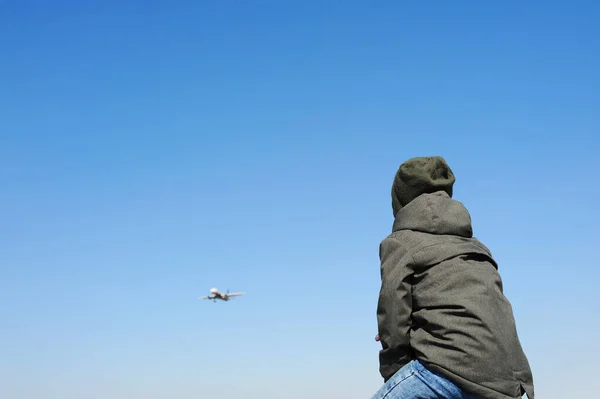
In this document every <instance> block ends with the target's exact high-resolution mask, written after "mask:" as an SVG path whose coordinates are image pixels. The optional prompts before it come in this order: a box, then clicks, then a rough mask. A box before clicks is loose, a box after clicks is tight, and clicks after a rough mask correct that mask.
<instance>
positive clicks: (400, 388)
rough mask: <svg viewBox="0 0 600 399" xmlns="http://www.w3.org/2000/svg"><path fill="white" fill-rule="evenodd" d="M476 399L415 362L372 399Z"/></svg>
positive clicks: (401, 371) (396, 375) (397, 373)
mask: <svg viewBox="0 0 600 399" xmlns="http://www.w3.org/2000/svg"><path fill="white" fill-rule="evenodd" d="M384 398H385V399H442V398H444V399H475V397H474V396H472V395H470V394H467V393H466V392H463V391H462V390H461V389H460V388H459V387H457V386H456V385H454V384H453V383H452V382H450V381H448V380H447V379H445V378H443V377H440V376H439V375H437V374H434V373H432V372H431V371H429V370H427V369H426V368H425V367H423V365H422V364H421V363H420V362H419V361H418V360H413V361H412V362H410V363H408V364H407V365H406V366H404V367H402V368H401V369H400V370H398V371H397V372H396V374H394V375H393V376H392V378H390V379H389V380H388V381H387V382H386V383H385V384H384V385H383V386H382V387H381V389H379V391H377V393H376V394H375V395H373V397H372V398H371V399H384Z"/></svg>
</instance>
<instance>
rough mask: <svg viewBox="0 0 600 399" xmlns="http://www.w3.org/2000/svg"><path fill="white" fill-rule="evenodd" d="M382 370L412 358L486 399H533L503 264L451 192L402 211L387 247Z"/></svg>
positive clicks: (382, 252)
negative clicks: (524, 398)
mask: <svg viewBox="0 0 600 399" xmlns="http://www.w3.org/2000/svg"><path fill="white" fill-rule="evenodd" d="M379 256H380V260H381V280H382V283H381V291H380V294H379V302H378V306H377V320H378V328H379V336H380V342H381V345H382V350H381V351H380V354H379V362H380V373H381V375H382V377H383V378H384V380H385V381H387V380H388V379H389V378H390V377H391V376H392V375H394V373H396V372H397V371H398V370H399V369H400V368H402V367H403V366H404V365H406V364H407V363H408V362H410V361H411V360H415V359H417V360H419V361H420V362H421V363H422V364H423V365H424V366H425V367H426V368H428V369H429V370H431V371H432V372H434V373H437V374H439V375H441V376H443V377H445V378H447V379H448V380H450V381H452V382H453V383H455V384H456V385H457V386H459V387H460V388H461V389H463V390H464V391H466V392H469V393H471V394H473V395H475V396H477V397H479V398H482V399H512V398H521V396H522V395H523V393H527V396H528V398H529V399H534V387H533V377H532V373H531V370H530V366H529V363H528V360H527V358H526V356H525V354H524V352H523V349H522V347H521V344H520V342H519V338H518V335H517V330H516V326H515V320H514V316H513V313H512V308H511V304H510V302H509V301H508V299H507V298H506V297H505V296H504V294H503V287H502V280H501V278H500V275H499V273H498V264H497V263H496V261H495V260H494V259H493V258H492V255H491V253H490V251H489V250H488V248H486V247H485V246H484V245H483V244H482V243H481V242H479V241H478V240H477V239H476V238H474V237H473V231H472V226H471V218H470V215H469V213H468V211H467V209H466V208H465V207H464V206H463V205H462V204H461V203H460V202H458V201H455V200H453V199H452V198H451V197H450V195H449V194H448V192H447V191H437V192H434V193H424V194H421V195H419V196H417V197H416V198H415V199H414V200H411V201H410V202H409V203H407V204H406V205H404V206H402V207H401V208H400V209H399V210H398V211H397V213H395V219H394V225H393V229H392V233H391V234H390V235H389V236H388V237H386V238H385V239H384V240H383V241H382V242H381V244H380V248H379Z"/></svg>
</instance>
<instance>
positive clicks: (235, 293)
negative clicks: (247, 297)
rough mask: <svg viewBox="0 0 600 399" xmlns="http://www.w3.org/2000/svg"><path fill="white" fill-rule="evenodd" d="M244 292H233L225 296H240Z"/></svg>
mask: <svg viewBox="0 0 600 399" xmlns="http://www.w3.org/2000/svg"><path fill="white" fill-rule="evenodd" d="M244 294H245V292H234V293H232V294H227V296H240V295H244Z"/></svg>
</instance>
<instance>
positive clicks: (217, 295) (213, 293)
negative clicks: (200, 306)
mask: <svg viewBox="0 0 600 399" xmlns="http://www.w3.org/2000/svg"><path fill="white" fill-rule="evenodd" d="M244 294H245V292H233V293H231V294H230V293H229V290H227V292H226V293H223V292H221V291H219V289H218V288H211V289H210V295H209V296H201V297H200V299H212V301H213V302H217V299H219V300H221V301H228V300H229V299H230V298H231V297H235V296H240V295H244Z"/></svg>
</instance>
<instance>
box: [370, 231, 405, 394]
mask: <svg viewBox="0 0 600 399" xmlns="http://www.w3.org/2000/svg"><path fill="white" fill-rule="evenodd" d="M379 258H380V261H381V290H380V292H379V302H378V305H377V324H378V328H379V339H380V342H381V346H382V350H381V351H380V352H379V372H380V373H381V376H382V377H383V379H384V381H386V382H387V380H389V379H390V377H392V376H393V375H394V374H395V373H396V372H397V371H398V370H399V369H401V368H402V367H403V366H405V365H406V364H407V363H409V362H410V361H411V360H412V354H411V348H410V335H409V334H410V327H411V311H412V292H411V285H410V279H411V276H412V270H411V266H412V265H411V263H412V257H411V255H410V254H409V253H408V251H407V250H406V249H405V248H404V247H403V246H402V244H401V242H400V241H399V240H398V239H396V238H392V237H388V238H386V239H385V240H383V241H382V242H381V244H380V246H379Z"/></svg>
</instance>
